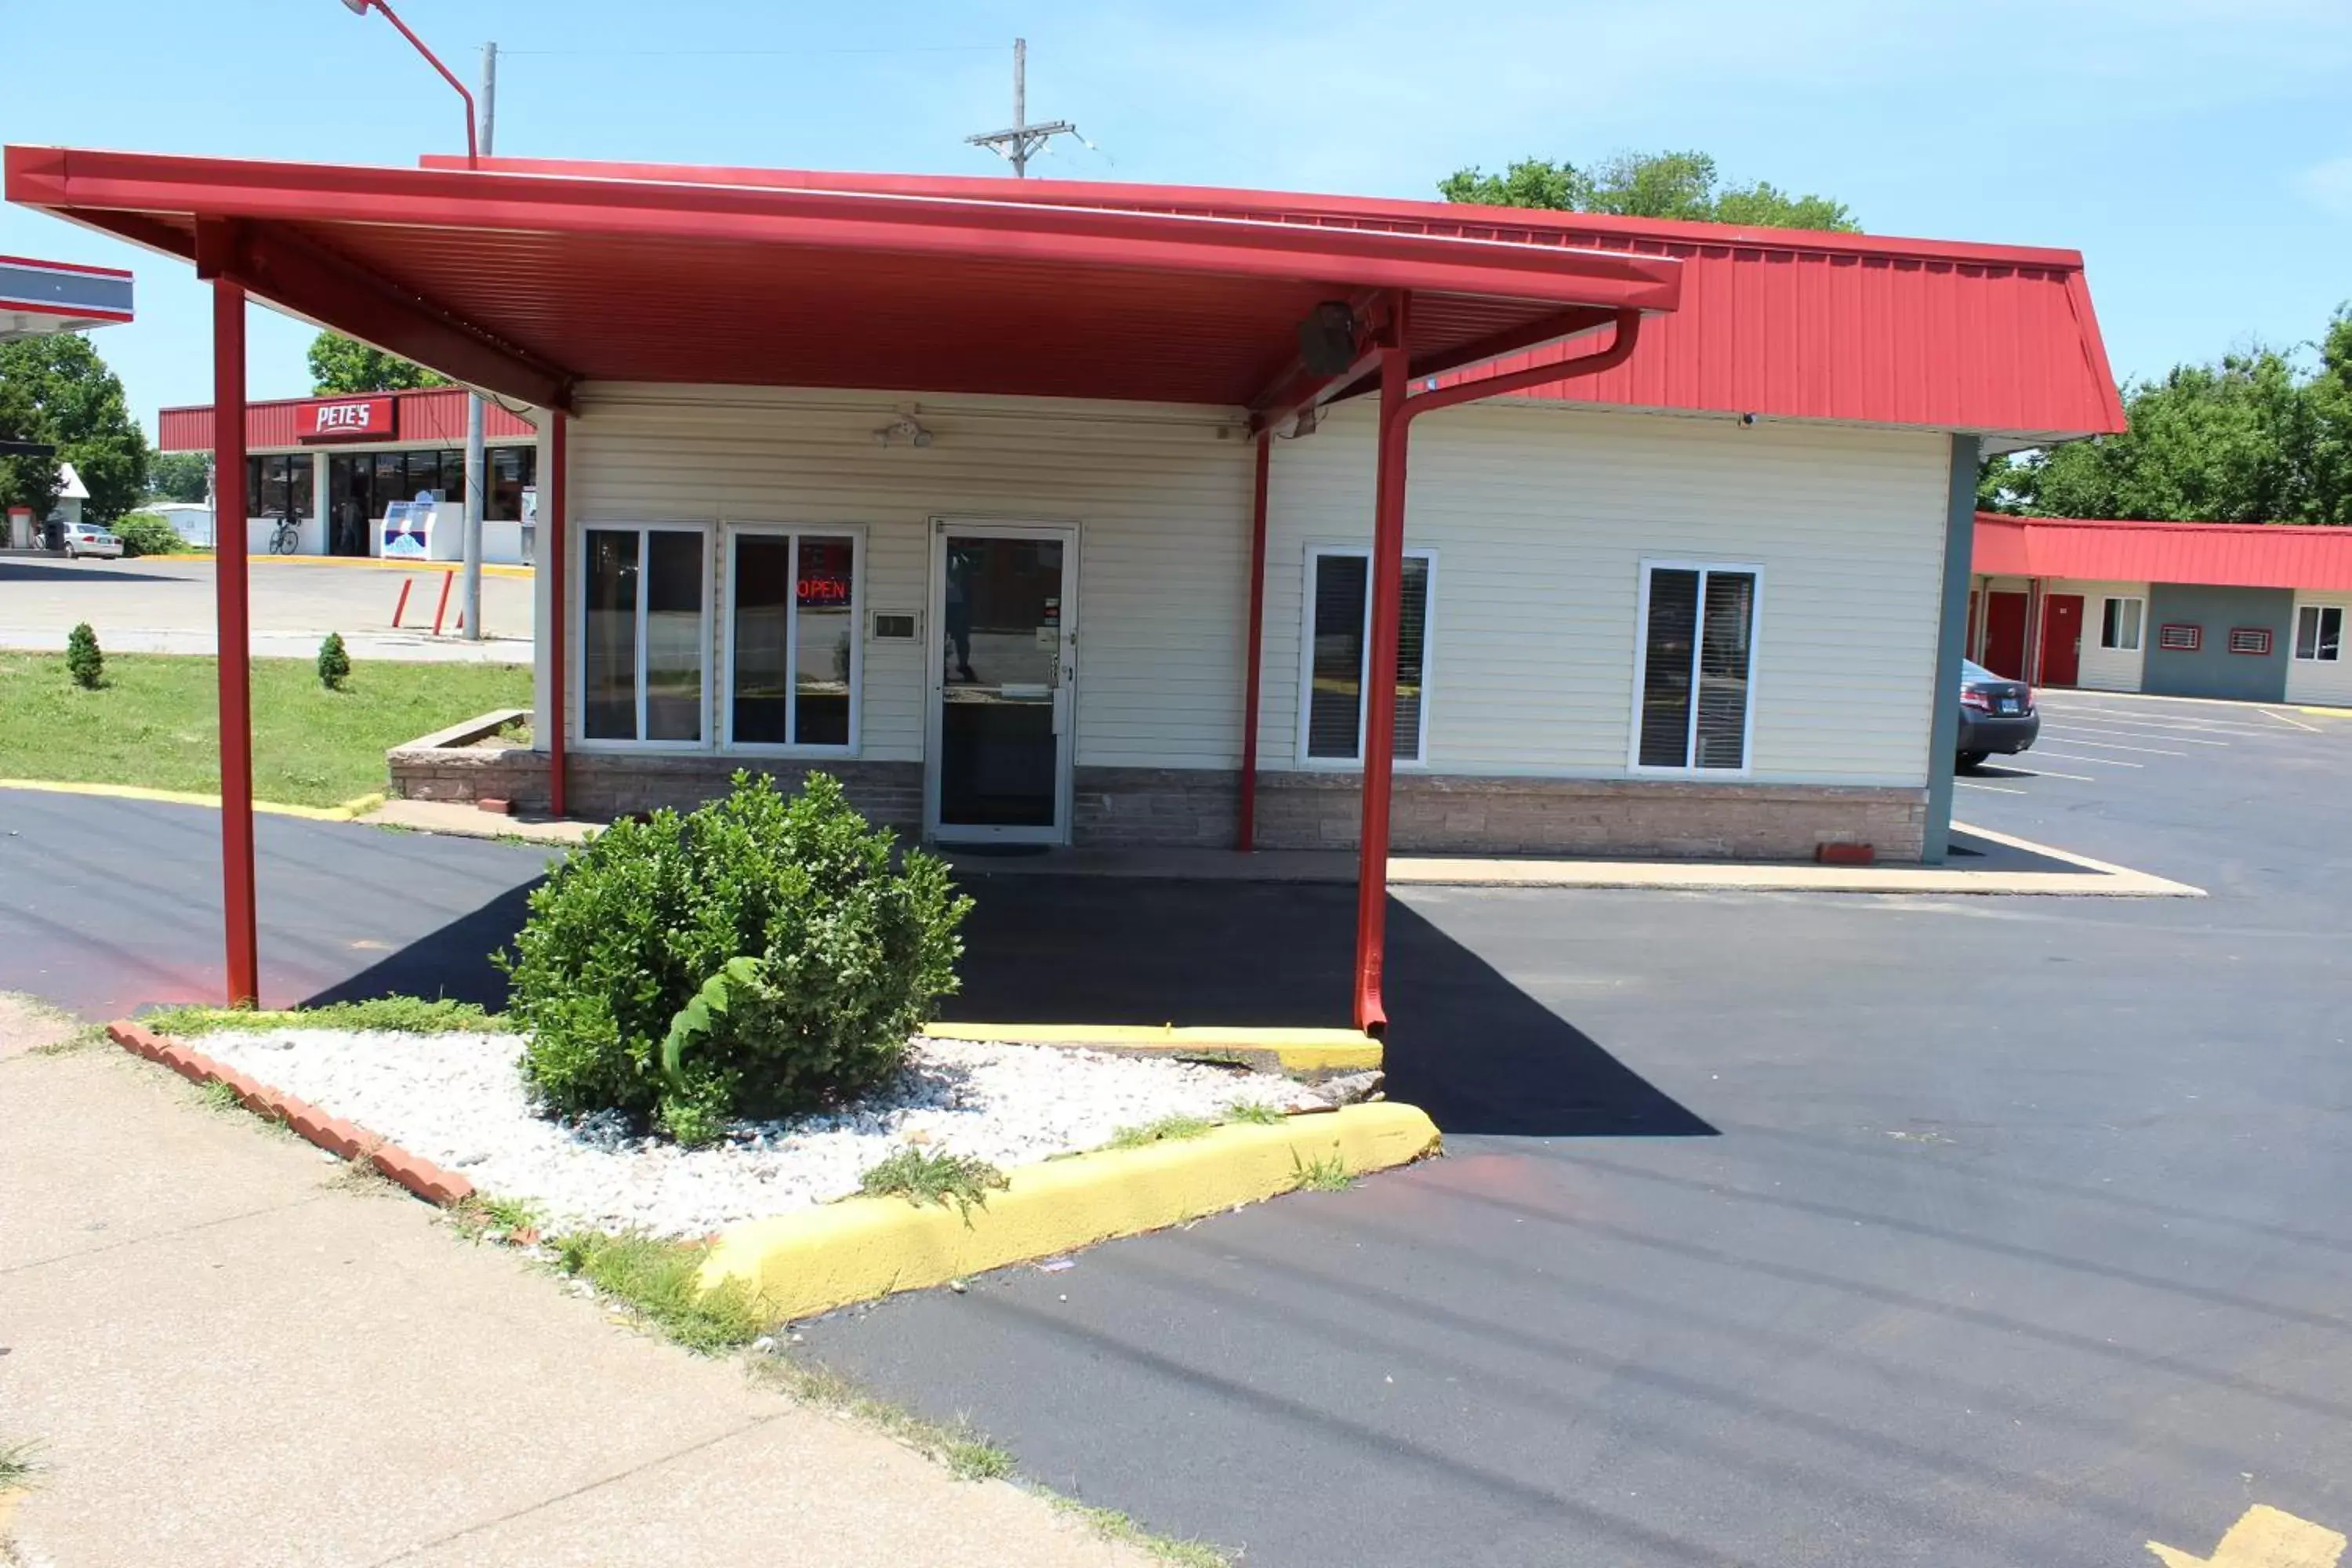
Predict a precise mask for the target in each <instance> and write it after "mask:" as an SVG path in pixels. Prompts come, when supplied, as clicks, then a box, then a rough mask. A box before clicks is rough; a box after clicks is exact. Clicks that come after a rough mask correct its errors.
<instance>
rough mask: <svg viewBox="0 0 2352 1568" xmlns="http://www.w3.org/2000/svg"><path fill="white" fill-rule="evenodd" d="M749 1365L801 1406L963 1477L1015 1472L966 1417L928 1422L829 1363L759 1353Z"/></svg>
mask: <svg viewBox="0 0 2352 1568" xmlns="http://www.w3.org/2000/svg"><path fill="white" fill-rule="evenodd" d="M751 1366H752V1369H753V1372H754V1374H755V1375H757V1376H758V1377H759V1378H760V1379H761V1381H763V1382H766V1383H769V1384H773V1385H775V1386H776V1387H779V1388H782V1390H783V1391H784V1392H785V1393H786V1394H791V1395H792V1396H793V1398H794V1399H797V1400H799V1401H800V1402H801V1403H802V1404H803V1405H815V1406H817V1407H818V1408H819V1409H823V1410H830V1411H834V1412H835V1413H837V1414H839V1415H847V1416H851V1417H854V1418H855V1419H856V1420H859V1421H863V1422H865V1423H866V1425H867V1426H872V1427H875V1428H876V1429H877V1430H878V1431H880V1432H882V1433H883V1434H884V1435H885V1436H889V1437H892V1438H895V1439H897V1440H898V1442H901V1443H904V1444H905V1445H907V1447H909V1448H912V1449H914V1450H915V1451H916V1452H917V1453H919V1454H920V1455H922V1456H923V1457H924V1458H928V1459H935V1460H937V1461H938V1462H939V1463H940V1464H942V1465H945V1466H946V1467H947V1468H948V1469H949V1470H950V1472H952V1473H953V1474H954V1475H955V1477H956V1478H957V1479H959V1480H966V1481H1000V1480H1007V1479H1011V1478H1012V1476H1013V1472H1014V1469H1015V1467H1014V1464H1013V1456H1012V1455H1011V1454H1009V1453H1007V1452H1005V1450H1004V1449H1003V1448H1001V1447H997V1445H995V1444H994V1443H992V1442H990V1441H989V1440H988V1438H987V1437H985V1436H982V1435H981V1434H980V1433H977V1432H975V1431H973V1430H972V1428H971V1423H970V1422H968V1421H958V1422H955V1423H953V1424H952V1425H950V1424H947V1423H943V1422H939V1421H932V1420H929V1419H928V1418H926V1417H924V1416H920V1415H916V1414H915V1413H914V1412H913V1411H911V1410H908V1408H906V1407H905V1406H904V1405H893V1404H892V1403H890V1402H889V1401H888V1400H887V1399H877V1398H875V1397H874V1396H873V1395H872V1394H867V1393H866V1391H865V1390H864V1389H861V1388H859V1387H858V1386H857V1385H856V1384H854V1383H852V1382H850V1381H849V1379H847V1378H845V1377H844V1376H842V1375H841V1374H840V1373H837V1372H835V1371H834V1370H833V1369H832V1368H831V1367H828V1366H818V1365H816V1364H814V1363H809V1362H802V1361H795V1360H793V1358H792V1357H790V1356H783V1355H773V1356H759V1357H755V1358H753V1360H752V1363H751Z"/></svg>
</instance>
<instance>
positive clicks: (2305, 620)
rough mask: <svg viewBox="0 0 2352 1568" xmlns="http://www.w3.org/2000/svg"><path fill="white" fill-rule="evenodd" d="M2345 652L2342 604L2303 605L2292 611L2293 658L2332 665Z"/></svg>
mask: <svg viewBox="0 0 2352 1568" xmlns="http://www.w3.org/2000/svg"><path fill="white" fill-rule="evenodd" d="M2343 655H2344V606H2343V605H2304V606H2303V607H2302V608H2301V609H2298V610H2297V611H2295V613H2294V657H2295V658H2299V659H2310V660H2312V661H2314V662H2315V663H2319V664H2335V663H2337V662H2338V661H2340V660H2341V659H2342V658H2343Z"/></svg>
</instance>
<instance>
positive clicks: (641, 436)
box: [570, 383, 1296, 768]
mask: <svg viewBox="0 0 2352 1568" xmlns="http://www.w3.org/2000/svg"><path fill="white" fill-rule="evenodd" d="M902 401H903V400H901V399H899V398H898V397H895V396H892V395H887V394H875V393H858V392H793V391H778V390H773V389H766V388H757V387H717V386H707V387H658V386H638V385H620V384H611V383H605V384H592V385H590V386H589V387H588V388H587V389H586V391H585V393H584V395H583V407H582V411H581V417H580V418H579V419H578V420H576V421H575V422H574V424H573V425H572V429H571V432H570V445H571V448H572V491H571V511H572V519H573V521H574V522H575V524H582V525H586V526H591V527H593V526H594V525H595V524H596V523H597V522H599V521H603V520H606V519H615V518H617V519H628V520H631V521H635V520H637V519H641V518H656V519H680V520H693V521H702V522H705V523H714V522H715V523H735V522H745V523H749V522H761V523H768V524H773V525H789V526H792V527H796V528H800V529H802V530H803V531H807V532H811V533H824V532H826V531H851V532H859V535H860V537H861V538H862V540H863V542H864V543H865V546H866V559H865V561H864V563H862V564H863V581H862V583H861V584H860V587H861V590H862V593H863V601H862V607H863V612H864V613H863V615H862V616H861V623H862V624H861V626H860V628H859V636H860V637H861V638H863V639H864V643H865V646H864V658H863V668H862V672H861V673H862V681H861V687H862V689H861V694H860V734H859V736H858V737H857V739H858V742H859V744H858V746H857V754H858V755H860V756H862V757H865V758H867V759H870V760H877V761H891V762H913V761H919V760H920V759H921V757H922V754H923V700H924V677H925V674H926V670H925V664H924V661H925V658H926V654H927V651H928V649H929V647H930V638H931V637H932V636H933V635H934V633H935V631H936V628H935V627H933V626H931V625H930V624H929V610H928V605H929V564H928V562H929V553H928V552H929V530H930V520H931V519H932V518H934V517H940V516H946V517H953V518H956V519H959V520H962V521H976V520H981V519H988V520H992V521H1002V522H1008V523H1023V522H1026V523H1075V524H1076V525H1077V526H1078V527H1079V529H1080V530H1081V539H1082V542H1081V546H1080V551H1079V555H1080V560H1081V562H1082V563H1083V564H1082V568H1081V571H1082V578H1081V581H1080V583H1079V584H1078V586H1077V597H1078V616H1079V620H1080V625H1081V626H1082V627H1083V628H1084V629H1083V632H1082V634H1081V639H1080V645H1079V647H1078V648H1077V650H1076V662H1077V667H1078V679H1077V704H1078V713H1077V755H1076V761H1077V762H1078V763H1079V764H1080V765H1082V766H1084V765H1099V766H1134V767H1174V768H1182V767H1202V768H1212V767H1223V768H1230V767H1233V766H1234V765H1236V764H1237V763H1238V762H1239V761H1240V753H1241V689H1242V673H1243V645H1242V636H1241V628H1242V622H1243V620H1244V616H1245V613H1246V605H1247V602H1248V601H1247V597H1246V595H1247V593H1248V571H1249V520H1250V485H1251V458H1252V448H1251V444H1250V443H1249V441H1248V440H1246V439H1244V438H1243V437H1242V436H1241V434H1240V432H1239V429H1238V421H1237V420H1236V419H1235V418H1234V416H1231V415H1229V414H1226V413H1224V412H1223V411H1221V410H1203V409H1186V408H1175V407H1156V406H1152V407H1145V406H1138V405H1102V404H1078V403H1066V402H1055V401H1052V400H1046V399H1007V398H976V397H957V396H945V395H942V396H936V397H935V396H929V395H926V396H924V397H922V398H921V399H920V403H919V418H920V419H921V421H922V424H923V425H924V426H925V427H926V428H927V429H929V431H930V432H931V434H932V442H931V444H930V445H929V446H928V447H912V446H909V445H908V444H906V443H905V442H893V443H892V444H890V445H888V446H884V445H881V444H880V443H878V442H877V440H876V439H875V436H874V433H875V431H876V430H877V429H879V428H880V427H881V426H885V425H887V424H888V423H890V422H891V421H892V420H893V419H895V418H896V417H898V413H899V410H900V408H901V406H902ZM1221 431H1222V432H1223V434H1222V435H1221V433H1220V432H1221ZM719 553H720V552H714V554H719ZM1295 558H1296V557H1295V556H1294V559H1295ZM723 566H724V563H723V560H721V561H715V562H714V563H713V574H714V576H715V575H717V574H719V573H720V572H721V571H723ZM574 580H575V581H577V578H576V577H575V579H574ZM709 602H710V603H713V604H719V605H723V604H724V603H725V602H726V599H725V594H724V584H714V587H713V591H712V594H711V595H710V597H709ZM875 611H900V612H911V613H914V614H916V615H917V616H919V617H920V633H921V635H920V636H919V637H917V638H916V640H914V641H912V642H904V641H892V642H876V641H874V640H872V638H871V637H870V635H868V634H869V632H870V626H871V616H872V613H873V612H875ZM716 619H717V617H714V621H716ZM715 629H716V628H715V626H714V631H715ZM577 657H578V656H577V654H576V653H575V654H574V656H573V658H574V671H573V679H574V681H575V682H576V681H577V679H578V671H577V664H576V660H577ZM713 668H723V665H721V664H720V662H719V660H718V659H716V658H714V660H713ZM574 689H577V688H576V685H575V688H574ZM714 723H715V715H714ZM714 732H716V731H715V730H714ZM1285 750H1286V752H1287V748H1285Z"/></svg>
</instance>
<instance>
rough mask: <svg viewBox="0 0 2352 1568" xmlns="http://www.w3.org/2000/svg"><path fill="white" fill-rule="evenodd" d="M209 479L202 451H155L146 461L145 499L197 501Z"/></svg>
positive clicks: (201, 496)
mask: <svg viewBox="0 0 2352 1568" xmlns="http://www.w3.org/2000/svg"><path fill="white" fill-rule="evenodd" d="M211 477H212V469H211V465H210V464H209V463H207V462H206V461H205V454H204V453H202V452H158V453H156V454H155V455H154V456H153V457H152V458H148V459H147V499H148V500H183V501H200V500H204V499H205V487H206V486H207V485H208V484H209V483H210V482H211Z"/></svg>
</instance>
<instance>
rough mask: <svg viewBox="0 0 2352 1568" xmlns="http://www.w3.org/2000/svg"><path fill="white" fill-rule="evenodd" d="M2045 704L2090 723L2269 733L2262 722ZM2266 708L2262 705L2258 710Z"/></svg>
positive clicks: (2059, 714) (2055, 713) (2059, 715)
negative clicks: (2154, 715) (2168, 716)
mask: <svg viewBox="0 0 2352 1568" xmlns="http://www.w3.org/2000/svg"><path fill="white" fill-rule="evenodd" d="M2042 707H2043V708H2044V709H2045V710H2047V711H2048V712H2049V714H2050V716H2051V717H2052V718H2053V719H2066V720H2075V719H2079V720H2083V721H2086V722H2090V723H2097V724H2115V725H2119V726H2123V727H2126V728H2128V729H2134V730H2179V731H2187V732H2189V733H2190V734H2197V735H2267V734H2269V733H2270V731H2268V730H2265V729H2263V727H2262V726H2261V725H2259V724H2217V723H2213V722H2210V721H2207V720H2203V719H2179V720H2174V719H2142V718H2139V717H2137V716H2136V715H2134V714H2130V713H2118V712H2116V711H2115V710H2113V709H2110V708H2068V707H2065V706H2063V705H2061V706H2058V707H2055V708H2053V707H2051V706H2050V705H2049V704H2048V703H2046V702H2045V703H2043V704H2042ZM2255 711H2257V712H2261V711H2263V710H2261V709H2257V710H2255Z"/></svg>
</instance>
